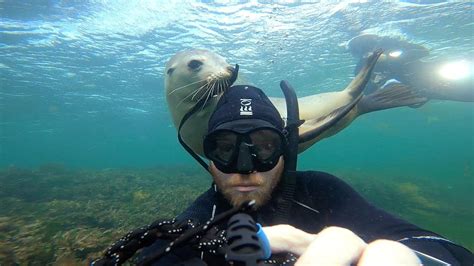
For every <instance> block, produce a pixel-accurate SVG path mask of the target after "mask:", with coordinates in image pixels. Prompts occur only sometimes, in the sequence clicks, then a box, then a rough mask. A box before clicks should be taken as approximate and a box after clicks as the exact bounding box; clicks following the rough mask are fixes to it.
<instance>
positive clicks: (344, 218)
mask: <svg viewBox="0 0 474 266" xmlns="http://www.w3.org/2000/svg"><path fill="white" fill-rule="evenodd" d="M275 198H277V199H278V198H279V197H278V196H277V197H274V199H275ZM277 201H278V200H272V201H271V202H270V203H268V204H267V205H266V206H263V207H262V208H261V209H260V210H258V212H257V213H255V214H254V218H255V219H256V221H257V222H259V223H260V224H262V225H263V226H267V225H274V223H273V220H274V216H275V215H274V214H275V210H276V204H277ZM308 207H309V208H308ZM229 208H231V206H230V205H229V203H228V202H227V201H226V200H225V199H224V198H223V196H222V194H220V193H219V192H216V191H215V189H214V188H210V189H209V190H208V191H207V192H205V193H204V194H202V195H201V196H200V197H199V198H198V199H196V201H195V202H194V203H193V204H192V205H191V206H190V207H189V208H188V209H187V210H186V211H185V212H184V213H182V214H181V215H180V216H179V217H178V220H183V219H192V220H194V221H198V222H200V223H204V222H205V221H207V220H209V219H210V217H211V216H212V215H213V210H215V213H214V214H215V215H217V214H218V213H221V212H223V211H225V210H228V209H229ZM289 217H290V218H289V221H288V224H290V225H292V226H294V227H296V228H298V229H301V230H304V231H306V232H308V233H314V234H315V233H318V232H320V231H321V230H322V229H324V228H325V227H328V226H339V227H344V228H347V229H349V230H351V231H353V232H354V233H355V234H357V235H358V236H359V237H361V238H362V239H363V240H364V241H365V242H371V241H373V240H375V239H390V240H395V241H400V242H402V243H403V244H405V245H407V246H409V247H410V248H412V249H414V250H417V251H420V252H423V253H425V254H428V255H430V256H433V257H435V258H438V259H441V260H443V261H446V262H449V263H451V264H453V265H473V263H474V257H473V255H472V253H471V252H470V251H468V250H467V249H464V248H462V247H460V246H457V245H455V244H453V243H450V242H449V241H448V240H445V239H443V238H442V237H440V236H439V235H437V234H435V233H433V232H430V231H427V230H423V229H421V228H419V227H417V226H415V225H413V224H410V223H408V222H406V221H404V220H402V219H400V218H397V217H395V216H393V215H390V214H388V213H387V212H385V211H383V210H381V209H379V208H377V207H375V206H373V205H372V204H370V203H369V202H367V201H366V200H365V199H364V198H363V197H362V196H361V195H360V194H359V193H357V192H356V191H355V190H354V189H352V188H351V187H350V186H349V185H348V184H346V183H345V182H343V181H342V180H340V179H338V178H337V177H334V176H332V175H330V174H327V173H323V172H315V171H308V172H298V174H297V187H296V193H295V195H294V203H293V205H292V207H291V215H289ZM164 244H165V243H163V242H160V243H155V244H154V245H153V246H151V247H149V248H147V249H145V250H144V251H143V253H142V254H147V253H149V252H151V251H153V250H156V249H157V248H159V247H160V246H163V245H164ZM199 256H200V253H198V252H197V251H194V250H191V249H189V248H183V249H181V250H177V251H175V252H174V253H173V254H169V255H167V256H166V257H164V258H163V259H162V260H160V261H159V262H158V263H157V265H174V264H176V263H177V262H179V261H186V260H189V259H192V258H193V257H199ZM204 259H205V260H206V257H205V258H204ZM206 262H207V263H208V264H209V265H214V264H215V265H220V264H221V263H222V261H219V260H218V261H215V258H211V257H210V258H209V261H206Z"/></svg>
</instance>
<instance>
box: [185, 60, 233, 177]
mask: <svg viewBox="0 0 474 266" xmlns="http://www.w3.org/2000/svg"><path fill="white" fill-rule="evenodd" d="M238 75H239V65H238V64H235V67H234V70H233V71H232V76H231V77H230V79H229V87H230V86H232V84H234V82H235V81H236V80H237V76H238ZM205 103H206V99H205V98H202V99H201V100H199V101H198V102H197V103H196V105H194V107H193V108H192V109H191V110H189V112H187V113H186V114H185V115H184V116H183V119H181V123H179V128H178V141H179V143H180V144H181V146H183V148H184V149H185V150H186V151H187V152H188V153H189V154H190V155H191V156H193V158H194V159H195V160H196V161H197V162H198V163H199V164H200V165H201V166H202V167H203V168H204V169H205V170H206V171H208V172H209V167H208V165H207V163H206V162H205V161H204V160H203V159H202V158H201V157H200V156H199V155H198V154H197V153H195V152H194V151H193V150H192V149H191V148H190V147H189V146H188V144H186V142H184V140H183V138H182V137H181V128H182V127H183V125H184V123H185V122H186V121H187V120H188V119H189V118H190V117H191V116H192V115H193V114H195V113H196V112H197V111H198V110H199V109H201V108H203V107H204V104H205Z"/></svg>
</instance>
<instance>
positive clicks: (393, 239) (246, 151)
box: [144, 86, 474, 265]
mask: <svg viewBox="0 0 474 266" xmlns="http://www.w3.org/2000/svg"><path fill="white" fill-rule="evenodd" d="M286 133H287V128H285V127H284V122H283V121H282V119H281V118H280V114H279V113H278V111H277V109H276V108H275V107H274V106H273V105H272V103H271V102H270V100H269V99H268V98H267V96H266V95H265V94H264V93H263V92H262V91H261V90H260V89H258V88H255V87H252V86H234V87H231V88H230V89H229V90H228V91H226V92H225V93H224V95H223V96H222V97H221V99H220V100H219V102H218V104H217V107H216V109H215V111H214V113H213V115H212V116H211V118H210V120H209V124H208V134H207V135H206V137H205V139H204V152H205V155H206V157H207V158H208V159H209V160H210V164H209V170H210V173H211V174H212V177H213V181H214V185H213V186H212V188H210V189H209V190H208V191H207V192H205V193H204V194H203V195H201V196H200V197H199V198H198V199H196V201H195V202H194V203H193V204H192V205H191V206H190V207H189V208H188V209H187V210H186V211H185V212H184V213H183V214H181V215H180V216H179V217H178V218H177V219H178V221H184V220H187V219H192V220H193V221H197V222H199V223H201V224H202V223H205V222H206V221H207V220H209V219H211V218H212V217H215V216H216V215H218V214H219V213H222V212H224V211H226V210H229V209H230V208H232V207H233V206H239V205H240V204H242V203H244V202H246V201H248V200H255V202H256V204H255V209H254V211H253V212H252V216H253V218H254V219H255V220H256V221H257V222H258V223H260V224H261V225H262V226H264V232H265V233H266V234H267V237H268V238H269V242H270V246H271V250H272V252H273V253H274V255H275V257H272V258H276V256H278V255H279V254H280V255H281V254H283V255H282V256H280V257H279V258H281V259H282V260H280V261H279V262H280V263H284V262H285V259H288V258H289V260H291V256H289V255H288V254H287V252H291V253H292V254H295V255H296V256H301V257H300V259H299V261H298V262H297V263H299V264H301V265H308V263H320V264H319V265H350V264H351V263H355V262H357V261H359V263H360V264H359V265H390V263H395V264H403V265H419V263H420V262H419V259H418V258H417V255H418V256H424V255H420V254H427V255H428V256H432V257H435V258H436V259H437V260H442V261H446V262H448V263H451V264H453V265H459V264H462V265H472V263H473V262H474V259H473V256H472V254H471V253H470V252H469V251H468V250H466V249H464V248H462V247H460V246H458V245H456V244H454V243H452V242H451V241H449V240H446V239H444V238H442V237H440V236H439V235H437V234H435V233H433V232H429V231H426V230H423V229H420V228H418V227H416V226H415V225H412V224H410V223H408V222H406V221H403V220H401V219H399V218H396V217H394V216H392V215H390V214H388V213H386V212H384V211H382V210H380V209H378V208H376V207H374V206H373V205H371V204H370V203H368V202H367V201H366V200H365V199H364V198H363V197H362V196H360V195H359V194H358V193H357V192H356V191H354V190H353V189H352V188H351V187H350V186H349V185H347V184H346V183H344V182H343V181H342V180H340V179H338V178H336V177H334V176H332V175H329V174H327V173H323V172H315V171H308V172H296V185H295V192H296V193H294V195H292V197H291V198H290V199H289V200H290V201H291V204H290V206H289V208H288V209H287V211H288V212H289V213H288V214H289V215H288V216H287V221H286V222H285V224H280V222H278V219H279V217H277V216H278V214H277V213H278V212H279V209H280V207H281V205H282V202H283V201H284V200H285V199H286V200H288V197H287V196H285V195H284V194H285V192H284V191H285V188H284V184H286V183H285V182H284V180H285V178H287V177H286V176H285V175H286V174H288V171H285V170H286V169H285V160H288V159H290V158H285V156H286V154H288V153H287V147H288V145H289V144H288V142H287V137H286ZM221 229H222V228H221ZM375 240H378V241H375ZM374 241H375V242H374ZM371 242H373V243H371ZM366 243H371V244H366ZM160 245H161V246H162V245H163V243H158V244H155V245H153V246H151V247H150V248H148V249H147V250H145V252H144V254H145V255H146V253H147V252H150V251H153V250H156V249H157V248H159V247H160ZM408 247H409V248H408ZM411 249H413V250H416V251H417V252H420V253H416V254H417V255H415V252H414V251H412V250H411ZM381 255H383V256H381ZM199 256H201V257H202V259H203V260H204V261H205V262H206V263H208V264H209V265H222V263H223V258H222V257H221V258H219V257H217V256H214V255H213V254H199V252H196V251H193V250H190V249H189V248H184V249H178V250H176V251H174V252H172V253H171V254H169V255H167V256H166V257H164V258H163V259H162V260H160V261H159V262H158V265H167V264H176V263H177V262H179V261H188V260H191V259H193V258H194V257H199ZM285 256H286V257H285ZM359 258H360V259H359ZM371 263H372V264H371ZM440 265H443V264H440Z"/></svg>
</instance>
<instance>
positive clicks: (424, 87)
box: [347, 34, 474, 107]
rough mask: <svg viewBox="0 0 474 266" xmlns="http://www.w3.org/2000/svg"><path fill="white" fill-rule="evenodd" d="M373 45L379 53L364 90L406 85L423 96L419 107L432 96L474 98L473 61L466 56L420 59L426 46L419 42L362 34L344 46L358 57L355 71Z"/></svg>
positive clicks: (467, 100)
mask: <svg viewBox="0 0 474 266" xmlns="http://www.w3.org/2000/svg"><path fill="white" fill-rule="evenodd" d="M375 48H381V49H383V50H384V53H383V54H382V55H381V56H380V59H379V61H378V63H377V66H376V67H375V69H374V73H373V75H372V78H371V80H370V81H369V83H368V85H367V86H368V88H367V89H366V90H365V93H367V94H370V93H372V92H374V91H377V90H379V89H385V88H387V87H389V86H392V85H394V84H397V86H406V87H408V88H409V89H411V90H412V91H413V92H414V93H417V94H419V95H420V96H423V97H425V98H426V101H425V102H423V103H420V104H418V105H416V106H415V107H419V106H421V105H422V104H424V103H426V102H427V101H429V100H431V99H438V100H451V101H461V102H473V101H474V89H473V84H474V62H473V60H472V59H469V58H465V59H462V60H459V59H458V60H454V59H452V58H448V57H446V56H438V57H437V58H436V59H431V60H423V59H424V58H426V57H427V56H428V55H429V50H428V49H427V48H425V47H424V46H422V45H419V44H414V43H410V42H407V41H405V40H401V39H397V38H395V37H388V36H378V35H375V34H362V35H359V36H356V37H354V38H352V39H351V40H350V41H349V42H348V44H347V49H348V50H349V52H350V53H351V54H352V55H353V56H354V57H355V58H358V59H359V63H358V66H357V67H356V68H355V72H356V73H357V72H359V69H360V66H362V64H363V62H365V59H366V58H367V56H369V55H370V53H371V52H372V51H373V50H374V49H375Z"/></svg>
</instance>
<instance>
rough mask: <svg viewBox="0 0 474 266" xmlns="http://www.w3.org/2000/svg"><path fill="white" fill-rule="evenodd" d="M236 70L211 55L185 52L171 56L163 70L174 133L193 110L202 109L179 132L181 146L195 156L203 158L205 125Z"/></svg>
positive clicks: (193, 51)
mask: <svg viewBox="0 0 474 266" xmlns="http://www.w3.org/2000/svg"><path fill="white" fill-rule="evenodd" d="M236 75H237V73H236V68H235V67H233V66H231V65H229V64H228V63H227V62H226V60H225V59H224V58H223V57H222V56H220V55H218V54H216V53H213V52H211V51H207V50H188V51H183V52H179V53H177V54H175V55H174V56H173V57H171V58H170V60H169V61H168V63H167V64H166V67H165V93H166V101H167V103H168V109H169V111H170V113H171V117H172V120H173V123H174V126H175V127H176V129H179V126H180V123H181V121H182V119H183V117H184V116H185V114H187V113H188V112H189V111H190V110H191V109H193V107H194V106H195V105H196V104H197V103H198V102H199V101H203V106H202V107H201V108H200V109H199V110H198V111H197V112H196V113H195V114H193V116H192V117H190V118H189V119H188V120H187V121H186V123H185V124H183V127H182V129H181V137H182V139H183V140H184V142H185V143H186V144H187V145H188V146H189V147H190V148H191V149H192V150H193V151H194V152H196V153H197V154H200V155H202V154H203V148H202V142H203V140H204V135H205V134H206V132H207V122H208V121H209V117H210V115H211V114H212V112H213V111H214V108H215V106H216V104H217V101H218V100H219V97H220V95H222V93H223V92H224V90H226V89H227V88H229V87H230V86H231V85H232V83H233V82H234V81H235V78H236Z"/></svg>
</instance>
